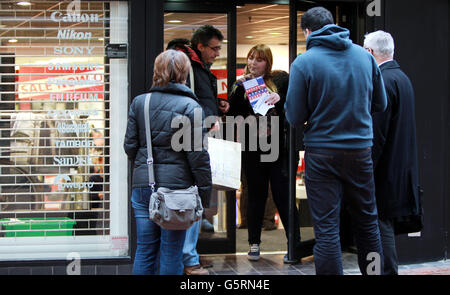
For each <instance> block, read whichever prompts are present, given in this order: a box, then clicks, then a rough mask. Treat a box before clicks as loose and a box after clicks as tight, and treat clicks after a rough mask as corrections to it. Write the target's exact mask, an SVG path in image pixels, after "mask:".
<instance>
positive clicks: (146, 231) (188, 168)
mask: <svg viewBox="0 0 450 295" xmlns="http://www.w3.org/2000/svg"><path fill="white" fill-rule="evenodd" d="M189 68H190V62H189V59H188V58H187V56H186V55H185V54H184V53H182V52H179V51H176V50H167V51H165V52H163V53H161V54H160V55H158V57H157V58H156V60H155V66H154V75H153V87H152V88H151V89H150V93H151V94H152V95H151V99H150V108H149V109H150V111H149V112H150V122H151V141H152V153H153V168H154V173H155V182H156V184H155V188H154V189H155V190H157V189H158V187H167V188H170V189H184V188H187V187H190V186H192V185H196V186H197V187H198V191H199V194H200V197H201V199H202V204H203V207H205V208H207V207H208V202H209V196H210V194H211V188H212V183H211V167H210V164H209V154H208V152H207V151H206V149H204V148H203V147H200V148H199V146H198V142H196V141H195V140H193V142H192V145H190V146H188V147H187V146H186V145H185V144H183V146H182V148H180V147H174V146H172V137H173V135H174V134H175V133H176V132H177V131H179V130H180V129H181V128H186V126H189V128H190V130H189V131H190V134H198V133H199V134H202V136H205V134H206V129H204V128H203V127H202V124H201V123H202V122H203V119H204V118H203V116H202V121H201V122H200V124H195V123H194V112H200V114H203V113H202V109H201V107H200V105H199V104H198V99H197V97H196V96H195V94H194V93H193V92H192V91H191V89H190V88H188V87H187V86H186V85H184V84H185V83H186V78H187V76H188V73H189ZM146 95H147V93H145V94H141V95H138V96H137V97H135V98H134V100H133V102H132V104H131V106H130V111H129V117H128V125H127V131H126V135H125V142H124V148H125V152H126V153H127V155H128V157H129V159H130V160H132V161H134V170H133V191H132V196H131V203H132V207H133V209H134V214H135V217H136V226H137V249H136V255H135V259H134V266H133V274H157V270H158V261H157V257H158V253H159V254H160V255H159V256H160V260H159V274H161V275H163V274H166V275H168V274H171V275H175V274H178V275H181V274H182V273H183V268H184V266H183V260H182V256H183V251H182V250H183V245H184V239H185V235H186V231H185V230H166V229H163V228H161V227H159V226H158V225H157V224H156V223H154V222H153V221H152V220H150V219H149V211H148V210H149V200H150V195H151V193H152V189H151V188H150V186H149V180H148V167H147V142H146V136H145V128H148V126H145V125H144V124H145V123H144V122H145V119H144V111H148V110H145V109H144V102H145V97H146ZM179 116H181V118H184V119H187V120H189V123H190V124H179V125H180V127H177V128H172V127H171V123H172V120H173V119H174V118H177V117H179ZM179 118H180V117H179ZM176 125H178V124H176ZM195 128H200V129H201V130H197V131H194V129H195ZM202 138H203V137H202ZM201 142H202V141H201V140H200V143H201ZM194 144H196V146H195V147H194Z"/></svg>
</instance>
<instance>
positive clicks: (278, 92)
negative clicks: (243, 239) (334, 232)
mask: <svg viewBox="0 0 450 295" xmlns="http://www.w3.org/2000/svg"><path fill="white" fill-rule="evenodd" d="M272 64H273V57H272V51H271V50H270V48H269V47H268V46H267V45H264V44H258V45H255V46H254V47H252V48H251V49H250V51H249V52H248V54H247V65H246V68H245V72H244V77H242V78H240V79H239V80H238V81H236V83H235V84H234V85H233V88H232V92H231V94H230V98H229V103H230V110H229V112H228V114H227V115H231V116H242V117H244V118H245V119H247V118H248V117H249V116H255V118H257V119H258V117H260V115H259V114H255V112H254V111H253V108H252V106H251V104H250V101H249V99H248V97H247V94H246V92H245V89H244V87H243V85H242V84H243V83H242V82H244V81H246V80H249V79H253V78H257V77H263V79H264V83H265V85H266V87H267V89H268V91H269V93H270V96H269V98H268V99H267V100H266V103H267V104H269V105H274V108H271V109H270V110H269V111H268V113H267V114H266V116H267V117H271V116H278V119H279V128H278V129H276V128H275V129H274V128H271V127H270V126H268V127H266V126H262V125H261V124H259V123H260V122H258V120H256V121H257V122H258V123H257V127H256V128H257V129H256V130H257V131H256V132H257V138H258V141H259V140H260V139H261V137H269V138H268V139H267V141H266V142H267V143H268V142H271V135H272V134H274V132H278V135H279V139H280V140H279V142H278V143H277V146H276V148H278V150H279V151H280V153H279V156H278V158H277V159H276V160H275V161H274V162H264V161H262V160H261V155H263V154H268V153H270V151H263V150H261V149H260V148H259V147H260V145H259V144H258V145H257V146H258V149H257V150H256V151H255V150H254V149H253V150H252V149H251V148H250V146H249V142H251V140H249V137H251V136H255V135H254V134H250V132H255V131H254V130H255V129H254V128H251V127H249V128H248V129H247V130H245V135H244V136H245V147H244V151H243V152H242V168H243V174H244V175H245V177H246V179H247V186H248V204H247V225H248V242H249V244H250V251H249V252H248V259H249V260H253V261H255V260H258V259H259V256H260V244H261V227H262V225H263V220H264V211H265V206H266V199H267V195H268V189H269V183H270V187H271V190H272V197H273V200H274V202H275V205H276V207H277V209H278V212H279V214H280V218H281V221H282V223H283V226H284V228H285V231H286V238H288V234H287V233H288V226H289V194H288V188H289V185H288V184H289V179H288V164H287V163H288V162H287V160H288V153H287V150H286V146H287V144H286V136H285V134H284V133H285V131H284V109H283V106H284V101H285V98H286V91H287V81H288V74H287V73H286V72H282V71H277V73H276V75H274V72H272ZM274 81H277V83H275V82H274ZM277 84H278V85H277ZM246 121H247V122H251V120H246ZM270 121H271V120H270V118H268V120H267V122H270ZM246 125H247V124H246ZM245 127H247V126H245ZM239 129H240V130H241V128H239ZM252 130H253V131H252ZM242 136H243V135H240V137H241V139H242ZM271 146H274V145H273V144H271ZM294 211H295V216H294V218H295V220H294V228H295V229H294V232H295V234H294V239H295V241H294V242H295V246H296V248H299V245H300V229H299V221H298V212H297V210H294ZM296 254H297V256H298V253H296ZM285 261H286V262H287V257H286V258H285Z"/></svg>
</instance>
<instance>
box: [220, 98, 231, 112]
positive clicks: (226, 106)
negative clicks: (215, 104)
mask: <svg viewBox="0 0 450 295" xmlns="http://www.w3.org/2000/svg"><path fill="white" fill-rule="evenodd" d="M219 110H220V111H221V112H222V113H224V114H226V113H228V111H229V110H230V103H229V102H228V101H226V100H222V99H221V100H219Z"/></svg>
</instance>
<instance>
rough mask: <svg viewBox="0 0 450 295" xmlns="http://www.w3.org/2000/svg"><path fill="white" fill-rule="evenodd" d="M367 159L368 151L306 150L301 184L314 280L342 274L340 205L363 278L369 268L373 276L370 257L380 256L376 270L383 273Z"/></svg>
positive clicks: (369, 160) (376, 217)
mask: <svg viewBox="0 0 450 295" xmlns="http://www.w3.org/2000/svg"><path fill="white" fill-rule="evenodd" d="M371 154H372V152H371V148H366V149H354V150H347V149H324V148H311V147H307V148H306V153H305V184H306V193H307V196H308V204H309V207H310V211H311V216H312V219H313V224H314V233H315V237H316V244H315V246H314V263H315V267H316V274H320V275H321V274H334V275H341V274H343V268H342V259H341V258H342V257H341V246H340V238H339V213H340V208H341V203H342V201H343V200H345V202H346V203H347V204H348V207H349V212H350V215H351V218H352V227H353V231H354V233H355V240H356V246H357V248H358V264H359V269H360V270H361V273H362V274H367V270H368V268H369V270H370V272H373V269H371V266H372V265H374V264H373V263H372V262H373V261H374V260H373V259H370V258H371V257H372V256H371V255H369V256H368V254H369V253H371V252H375V253H378V254H377V255H379V259H376V260H377V262H379V267H378V268H377V270H378V271H379V272H380V273H382V272H383V253H382V247H381V239H380V231H379V227H378V213H377V207H376V201H375V186H374V179H373V165H372V158H371Z"/></svg>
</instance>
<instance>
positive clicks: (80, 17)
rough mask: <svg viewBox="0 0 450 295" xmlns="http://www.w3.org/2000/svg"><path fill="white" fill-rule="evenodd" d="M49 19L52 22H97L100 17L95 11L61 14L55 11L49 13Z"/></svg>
mask: <svg viewBox="0 0 450 295" xmlns="http://www.w3.org/2000/svg"><path fill="white" fill-rule="evenodd" d="M50 19H51V20H52V21H54V22H57V23H58V22H64V23H88V22H89V23H98V22H99V20H100V18H99V16H98V14H96V13H91V14H87V13H83V14H69V13H67V14H62V13H61V12H59V11H55V12H53V13H52V14H51V15H50Z"/></svg>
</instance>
